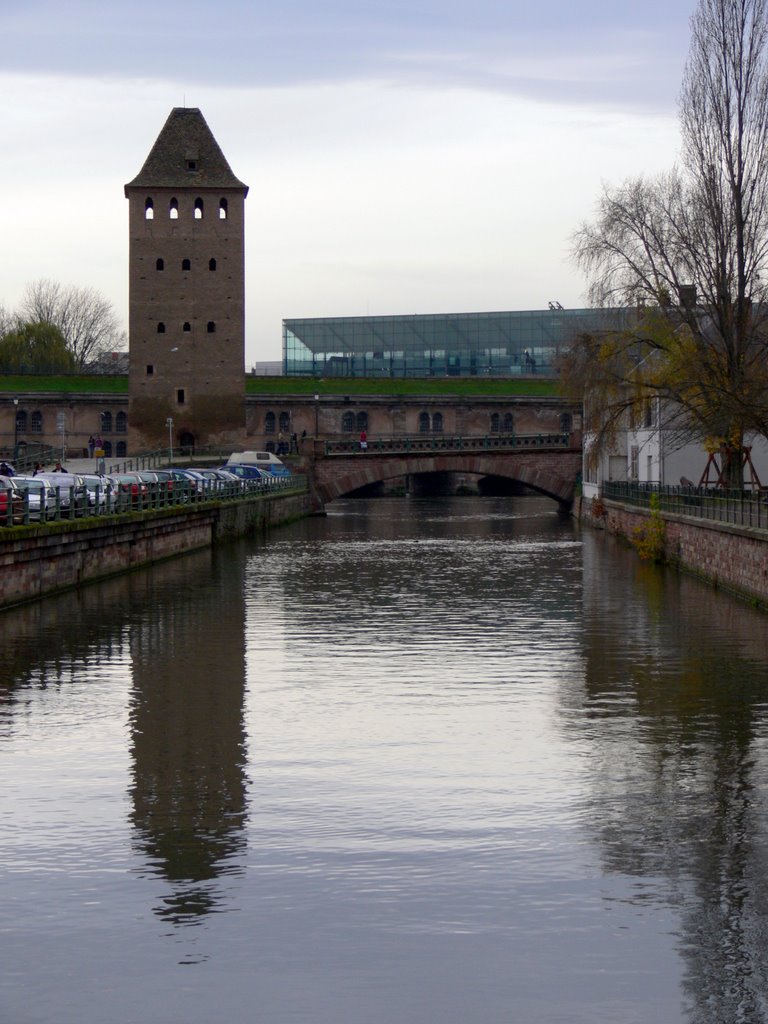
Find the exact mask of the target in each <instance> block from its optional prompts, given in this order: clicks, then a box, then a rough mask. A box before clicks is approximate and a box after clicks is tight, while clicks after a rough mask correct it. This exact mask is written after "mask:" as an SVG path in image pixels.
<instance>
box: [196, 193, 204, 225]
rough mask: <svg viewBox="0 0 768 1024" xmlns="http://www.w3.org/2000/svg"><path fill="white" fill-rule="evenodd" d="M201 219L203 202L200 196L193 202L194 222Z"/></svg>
mask: <svg viewBox="0 0 768 1024" xmlns="http://www.w3.org/2000/svg"><path fill="white" fill-rule="evenodd" d="M202 219H203V200H202V199H201V198H200V196H198V197H197V199H196V200H195V220H202Z"/></svg>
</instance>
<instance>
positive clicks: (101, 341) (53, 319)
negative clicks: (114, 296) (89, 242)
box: [20, 279, 125, 369]
mask: <svg viewBox="0 0 768 1024" xmlns="http://www.w3.org/2000/svg"><path fill="white" fill-rule="evenodd" d="M20 313H21V315H22V317H24V318H25V319H27V320H29V321H32V322H44V323H49V324H53V325H54V326H55V327H57V328H58V329H59V330H60V331H61V333H62V334H63V336H64V338H65V339H66V342H67V347H68V348H69V350H70V352H71V353H72V355H73V356H74V358H75V362H76V364H77V366H78V367H79V368H80V369H85V368H86V367H88V366H89V365H90V364H91V363H93V362H94V360H95V359H97V358H98V356H99V355H100V354H101V353H102V352H107V351H110V350H111V349H117V348H121V347H122V346H123V344H124V340H125V335H124V333H123V332H122V330H121V327H120V321H119V320H118V318H117V315H116V314H115V311H114V309H113V307H112V304H111V303H110V302H109V300H108V299H106V298H104V296H103V295H101V294H100V293H99V292H97V291H96V290H95V289H94V288H77V287H74V286H66V287H65V286H64V285H61V284H60V283H59V282H58V281H50V280H47V279H41V280H39V281H35V282H33V283H32V284H30V285H28V286H27V289H26V291H25V293H24V297H23V299H22V303H21V308H20Z"/></svg>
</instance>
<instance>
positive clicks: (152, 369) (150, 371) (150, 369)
mask: <svg viewBox="0 0 768 1024" xmlns="http://www.w3.org/2000/svg"><path fill="white" fill-rule="evenodd" d="M154 372H155V367H154V366H153V365H152V363H147V376H148V377H151V376H152V375H153V373H154Z"/></svg>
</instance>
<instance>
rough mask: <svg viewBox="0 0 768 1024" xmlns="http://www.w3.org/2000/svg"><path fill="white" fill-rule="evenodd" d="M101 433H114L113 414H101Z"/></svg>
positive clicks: (107, 412)
mask: <svg viewBox="0 0 768 1024" xmlns="http://www.w3.org/2000/svg"><path fill="white" fill-rule="evenodd" d="M101 432H102V434H111V433H112V413H111V412H109V411H108V410H107V411H105V412H103V413H102V414H101Z"/></svg>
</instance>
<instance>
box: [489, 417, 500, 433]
mask: <svg viewBox="0 0 768 1024" xmlns="http://www.w3.org/2000/svg"><path fill="white" fill-rule="evenodd" d="M498 432H499V414H498V413H497V412H493V413H491V433H492V434H498Z"/></svg>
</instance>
